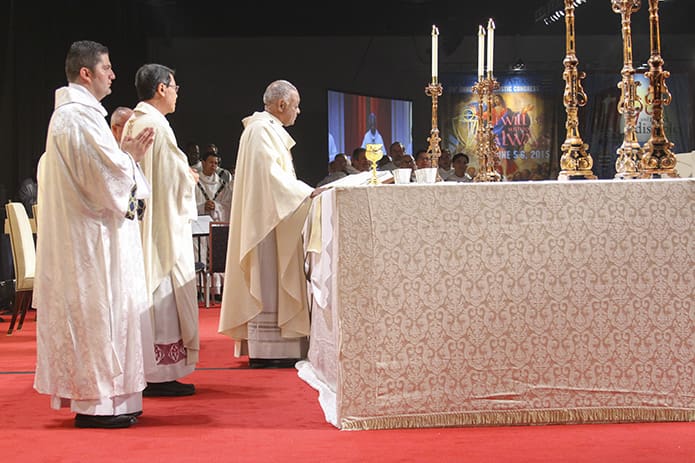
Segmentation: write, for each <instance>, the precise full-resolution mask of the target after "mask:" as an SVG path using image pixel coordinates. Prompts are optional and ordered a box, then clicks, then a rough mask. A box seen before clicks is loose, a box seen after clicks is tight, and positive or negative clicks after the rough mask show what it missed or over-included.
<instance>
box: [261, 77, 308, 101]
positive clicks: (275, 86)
mask: <svg viewBox="0 0 695 463" xmlns="http://www.w3.org/2000/svg"><path fill="white" fill-rule="evenodd" d="M292 92H297V93H299V91H298V90H297V87H295V86H294V85H292V84H291V83H289V82H288V81H286V80H276V81H274V82H271V83H270V85H268V87H267V88H266V89H265V93H263V104H264V105H266V106H268V105H269V104H272V103H275V102H276V101H280V100H285V101H290V95H291V94H292Z"/></svg>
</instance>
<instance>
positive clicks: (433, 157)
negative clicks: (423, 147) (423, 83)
mask: <svg viewBox="0 0 695 463" xmlns="http://www.w3.org/2000/svg"><path fill="white" fill-rule="evenodd" d="M425 94H426V95H427V96H430V97H432V129H431V130H430V136H429V137H428V138H427V141H428V142H429V143H430V146H429V148H428V149H427V154H428V156H429V158H430V166H431V167H439V157H440V156H441V155H442V149H441V147H440V146H439V142H441V141H442V139H441V138H439V127H438V126H437V124H438V121H437V111H438V107H439V97H440V96H442V84H440V83H439V82H431V83H430V84H429V85H427V87H425Z"/></svg>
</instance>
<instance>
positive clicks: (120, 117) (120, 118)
mask: <svg viewBox="0 0 695 463" xmlns="http://www.w3.org/2000/svg"><path fill="white" fill-rule="evenodd" d="M132 115H133V110H132V109H130V108H127V107H125V106H119V107H118V108H116V109H114V110H113V113H111V127H113V126H114V125H118V124H125V122H126V121H127V120H128V119H129V118H130V116H132Z"/></svg>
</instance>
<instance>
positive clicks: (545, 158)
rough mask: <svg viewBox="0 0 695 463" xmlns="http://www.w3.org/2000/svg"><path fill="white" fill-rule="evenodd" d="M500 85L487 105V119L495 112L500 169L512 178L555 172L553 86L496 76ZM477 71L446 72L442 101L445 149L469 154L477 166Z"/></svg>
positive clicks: (525, 78)
mask: <svg viewBox="0 0 695 463" xmlns="http://www.w3.org/2000/svg"><path fill="white" fill-rule="evenodd" d="M496 78H497V80H498V81H499V83H500V88H499V89H498V90H496V91H495V93H494V95H493V103H492V107H491V108H488V107H487V105H485V106H484V107H483V118H487V117H488V114H490V113H491V115H492V123H493V133H494V134H495V140H496V141H497V144H498V145H499V148H500V151H499V157H500V169H499V170H500V173H501V174H502V176H503V177H504V178H505V179H507V180H542V179H546V178H548V176H549V173H550V156H551V137H550V134H551V132H552V112H553V110H552V88H551V84H550V83H549V82H546V81H544V80H543V79H542V78H540V77H539V76H534V75H523V76H520V75H509V76H497V77H496ZM475 81H476V77H475V76H473V75H454V74H452V75H444V76H442V85H443V87H444V93H443V95H442V100H441V104H440V108H441V111H440V121H441V123H440V132H441V138H442V148H448V149H449V150H450V151H451V153H452V154H455V153H459V152H463V153H466V154H468V157H469V158H470V161H471V162H470V165H472V166H476V167H477V166H478V157H477V151H478V150H477V145H476V135H477V131H478V130H479V128H480V123H479V121H478V114H479V112H478V106H479V104H480V103H479V99H478V95H477V94H474V93H473V85H474V84H475Z"/></svg>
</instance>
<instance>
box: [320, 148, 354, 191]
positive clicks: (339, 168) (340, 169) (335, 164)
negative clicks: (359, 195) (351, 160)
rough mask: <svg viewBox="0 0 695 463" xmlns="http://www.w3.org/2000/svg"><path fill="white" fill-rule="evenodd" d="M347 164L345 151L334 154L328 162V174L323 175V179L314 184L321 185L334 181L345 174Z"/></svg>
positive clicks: (346, 173)
mask: <svg viewBox="0 0 695 463" xmlns="http://www.w3.org/2000/svg"><path fill="white" fill-rule="evenodd" d="M347 166H348V159H347V155H346V154H345V153H338V154H336V155H335V159H333V160H332V161H331V162H329V163H328V175H326V176H325V177H323V179H322V180H321V181H320V182H319V183H318V184H317V185H316V186H323V185H326V184H328V183H331V182H335V181H336V180H338V179H339V178H343V177H345V176H347V175H348V172H347Z"/></svg>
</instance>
